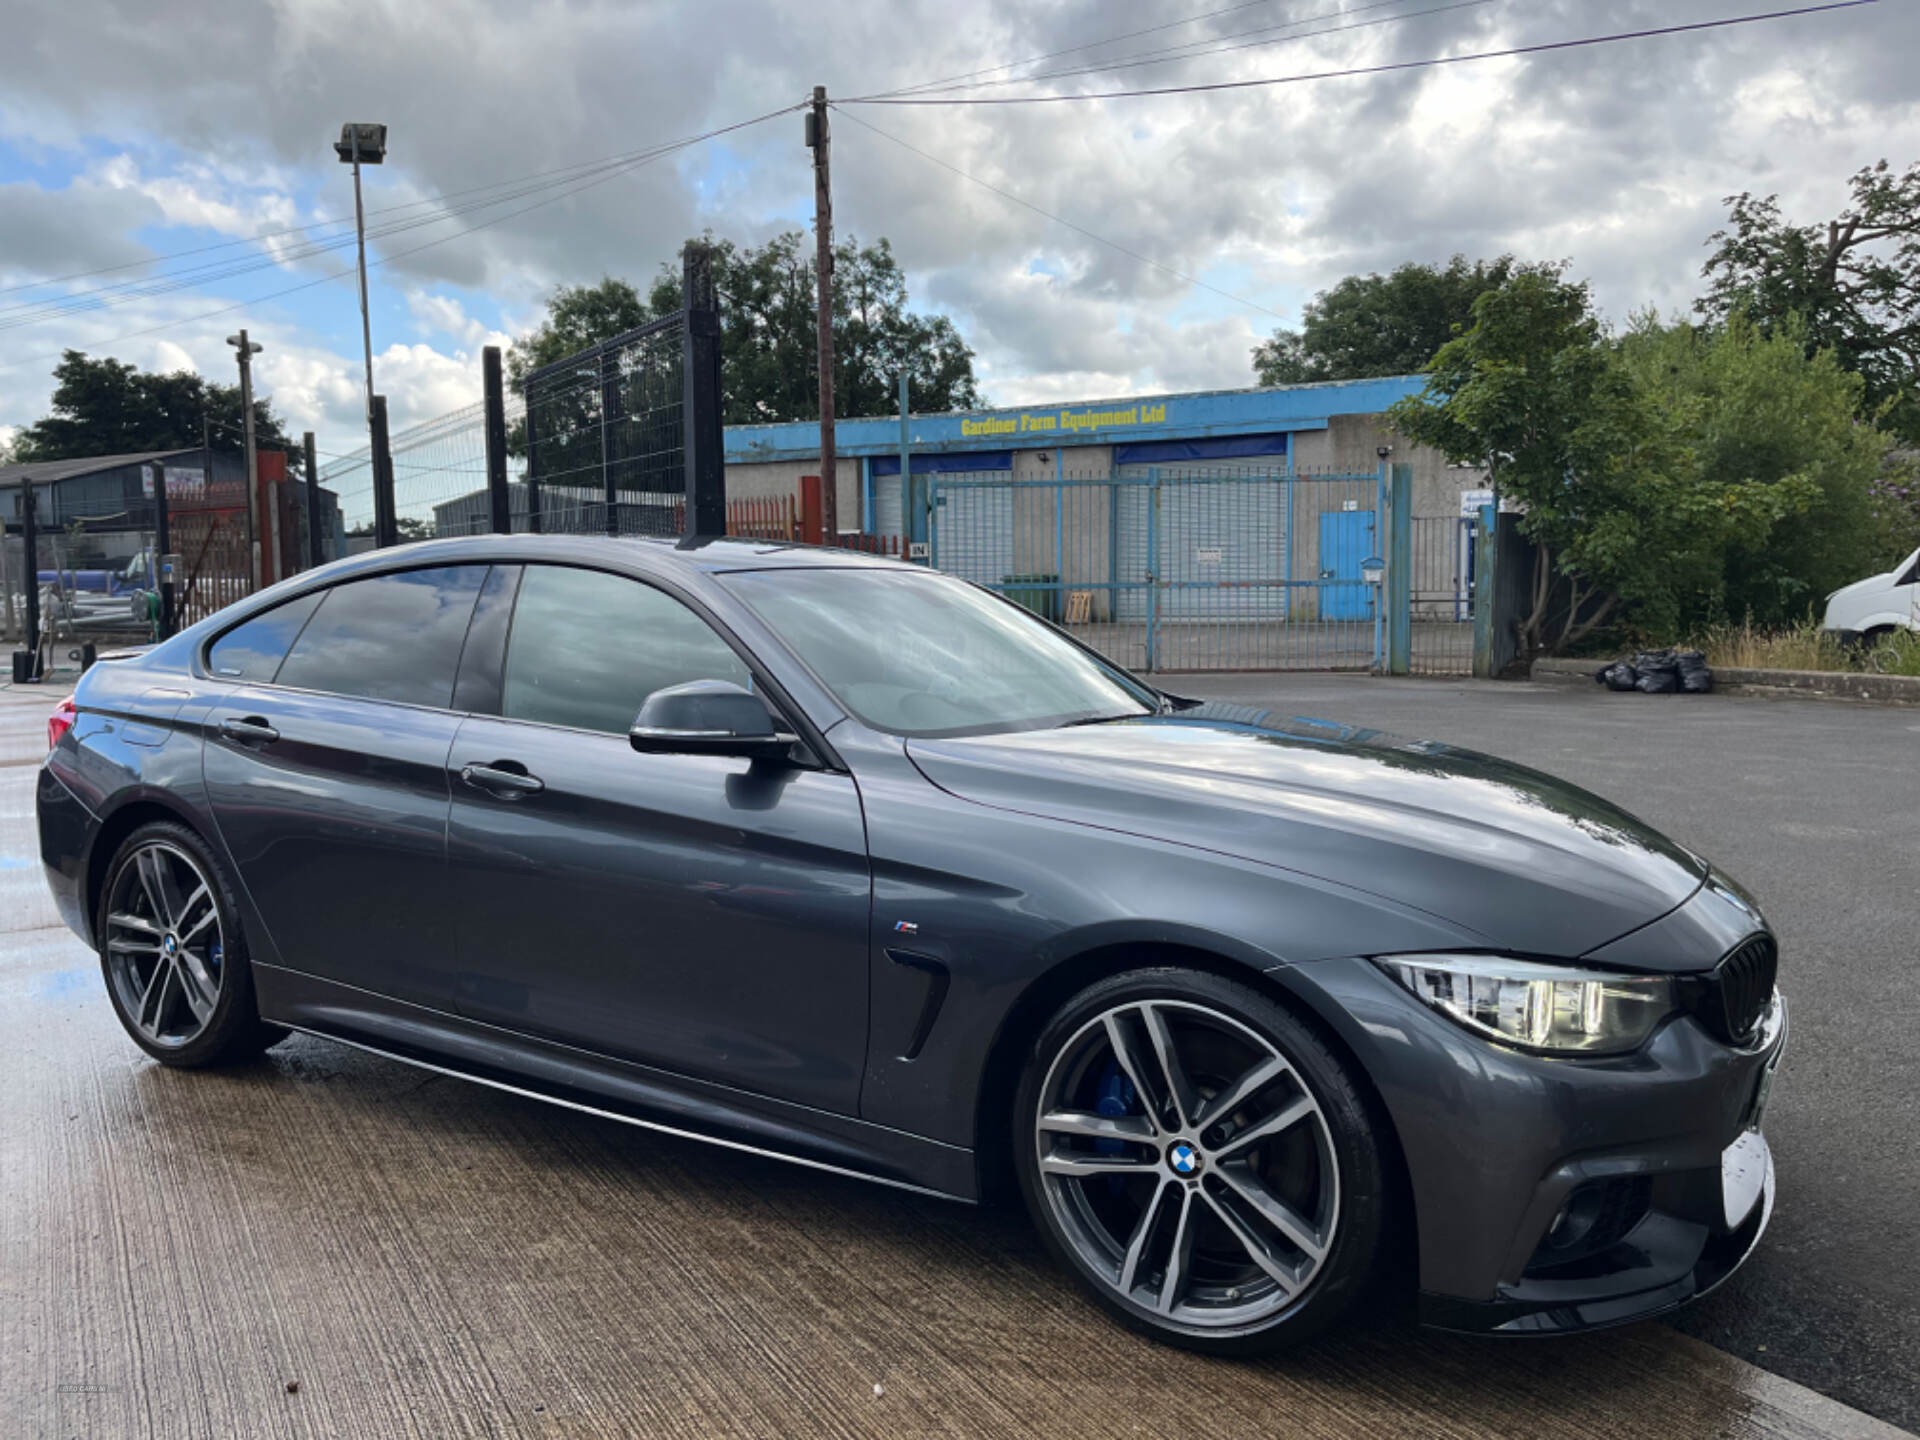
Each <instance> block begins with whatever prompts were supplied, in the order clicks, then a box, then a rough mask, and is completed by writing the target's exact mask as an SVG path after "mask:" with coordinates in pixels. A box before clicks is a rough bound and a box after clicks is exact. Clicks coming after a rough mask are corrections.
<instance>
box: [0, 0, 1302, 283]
mask: <svg viewBox="0 0 1920 1440" xmlns="http://www.w3.org/2000/svg"><path fill="white" fill-rule="evenodd" d="M1258 3H1265V0H1258ZM788 108H789V109H794V108H798V107H788ZM772 113H773V114H774V115H783V114H786V113H788V111H787V110H776V111H774V112H772ZM768 118H770V116H759V117H756V118H755V119H753V120H746V121H741V122H740V123H739V124H736V125H728V126H725V127H724V128H722V129H719V130H713V131H709V132H707V133H706V134H704V135H693V136H688V137H685V138H684V139H681V140H674V141H668V142H666V143H667V144H668V145H669V146H674V145H685V144H695V143H697V142H699V141H702V140H711V139H713V138H714V137H715V136H718V135H725V134H727V133H728V132H730V131H732V130H737V129H741V128H743V127H744V126H746V125H756V124H758V123H759V122H760V121H761V120H764V119H768ZM659 148H661V147H658V146H654V147H649V149H647V150H635V151H628V152H626V153H625V154H620V155H607V156H603V157H601V158H600V159H598V160H581V161H577V162H575V163H574V164H572V165H561V166H556V167H555V168H554V169H551V170H535V171H532V172H530V173H528V174H525V175H516V176H510V177H509V178H507V179H505V180H493V181H489V182H488V183H487V184H485V185H470V186H467V187H465V188H464V189H460V190H442V191H438V192H436V193H435V194H432V195H428V196H424V197H423V198H421V199H419V200H408V201H405V202H404V203H402V204H398V205H384V206H381V207H379V208H378V209H374V210H369V211H367V214H369V215H392V214H398V213H399V212H401V211H403V210H417V209H419V208H420V207H421V206H423V205H435V204H438V203H440V202H441V201H444V200H453V199H457V198H458V197H460V196H462V195H477V194H480V193H482V192H483V191H487V190H500V189H505V188H507V187H509V186H514V185H520V184H524V183H525V182H527V181H529V180H541V179H546V178H547V177H550V176H558V177H561V178H560V179H558V180H556V181H555V182H554V183H556V184H563V183H565V181H566V180H569V179H578V178H581V176H582V175H583V174H586V173H592V172H594V171H597V170H598V169H600V168H602V167H605V166H617V165H622V164H625V163H627V162H629V161H632V160H636V159H639V158H642V157H644V156H646V155H648V154H650V153H651V152H652V151H653V150H657V149H659ZM352 224H353V221H351V220H331V219H321V220H315V221H312V222H311V223H309V224H306V225H290V226H287V227H286V228H284V229H280V230H262V231H259V232H257V233H255V234H252V235H246V236H242V237H240V238H238V239H234V240H220V241H216V242H214V243H212V244H208V245H195V246H192V247H190V248H189V249H186V250H174V251H169V252H167V253H165V254H161V255H149V256H147V257H146V258H145V259H141V260H129V261H126V262H124V263H123V264H119V265H102V266H100V267H98V268H97V269H93V270H75V271H72V272H70V273H69V274H66V275H54V276H49V277H48V278H46V279H42V280H27V281H22V282H21V283H19V284H15V285H6V286H0V295H11V294H13V293H15V292H16V291H20V290H39V289H44V288H46V287H47V286H50V285H61V284H65V283H66V282H67V281H69V280H87V279H91V278H92V277H93V276H95V275H113V274H117V273H118V272H120V271H122V270H137V269H140V268H141V267H143V266H146V265H158V264H161V263H163V262H165V261H168V260H182V259H185V258H186V257H187V256H189V255H204V254H209V253H211V252H213V251H215V250H231V249H233V248H234V247H236V246H240V245H255V244H259V243H260V242H262V241H265V240H277V239H280V238H281V237H283V236H287V235H301V234H305V233H306V232H308V231H311V230H325V229H329V228H333V227H336V226H351V225H352Z"/></svg>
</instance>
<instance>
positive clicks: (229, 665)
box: [207, 590, 326, 680]
mask: <svg viewBox="0 0 1920 1440" xmlns="http://www.w3.org/2000/svg"><path fill="white" fill-rule="evenodd" d="M325 594H326V592H325V591H324V590H316V591H314V593H313V594H311V595H302V596H301V597H300V598H299V599H298V600H289V601H288V602H287V603H286V604H284V605H276V606H274V607H273V609H271V610H269V611H267V612H266V613H265V614H264V615H256V616H254V617H253V619H251V620H249V621H247V622H246V624H244V625H236V626H235V627H234V628H233V629H231V630H229V631H227V633H226V634H224V635H222V636H221V637H220V638H219V639H218V640H216V641H214V642H213V644H212V646H211V647H210V648H209V649H208V651H207V668H208V669H209V670H211V671H212V672H213V673H214V674H216V675H218V676H219V677H220V678H221V679H223V680H271V679H273V672H274V671H276V670H278V669H279V668H280V662H281V661H282V660H284V659H286V658H287V648H288V647H289V646H291V645H292V644H293V641H294V637H295V636H296V635H298V634H299V633H300V629H301V627H302V626H303V625H305V624H306V623H307V621H308V620H309V619H310V618H311V617H312V615H313V612H314V610H315V609H316V608H317V607H318V606H319V604H320V601H321V599H322V597H323V596H324V595H325Z"/></svg>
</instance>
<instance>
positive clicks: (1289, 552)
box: [1280, 435, 1298, 623]
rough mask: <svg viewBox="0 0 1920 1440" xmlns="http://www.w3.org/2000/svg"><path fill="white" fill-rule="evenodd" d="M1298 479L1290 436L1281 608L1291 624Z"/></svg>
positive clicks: (1282, 551)
mask: <svg viewBox="0 0 1920 1440" xmlns="http://www.w3.org/2000/svg"><path fill="white" fill-rule="evenodd" d="M1297 478H1298V477H1297V476H1296V475H1295V474H1294V469H1293V437H1292V436H1291V435H1289V436H1288V437H1287V538H1286V541H1285V543H1284V548H1283V549H1282V550H1281V562H1282V564H1283V565H1284V566H1285V568H1284V569H1283V570H1282V571H1281V578H1282V579H1284V580H1285V581H1286V587H1287V588H1286V589H1285V590H1284V591H1283V592H1281V593H1282V595H1283V596H1284V599H1283V600H1282V603H1281V606H1280V613H1281V615H1282V617H1283V618H1285V619H1286V620H1287V621H1288V622H1289V623H1291V622H1292V620H1293V487H1294V481H1295V479H1297Z"/></svg>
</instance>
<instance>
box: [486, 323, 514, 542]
mask: <svg viewBox="0 0 1920 1440" xmlns="http://www.w3.org/2000/svg"><path fill="white" fill-rule="evenodd" d="M480 389H481V391H482V397H483V399H484V400H485V402H486V409H487V430H486V444H487V510H488V518H489V520H490V521H491V522H492V527H493V533H494V534H496V535H511V534H512V533H513V504H512V501H511V498H510V497H509V495H508V492H507V397H506V391H505V387H504V386H503V385H502V384H501V381H500V347H499V346H498V345H489V346H487V347H486V348H484V349H483V350H481V352H480Z"/></svg>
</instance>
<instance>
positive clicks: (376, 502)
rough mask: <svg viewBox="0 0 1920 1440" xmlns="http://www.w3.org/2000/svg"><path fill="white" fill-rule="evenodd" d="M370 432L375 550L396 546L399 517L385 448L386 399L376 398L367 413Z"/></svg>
mask: <svg viewBox="0 0 1920 1440" xmlns="http://www.w3.org/2000/svg"><path fill="white" fill-rule="evenodd" d="M368 426H369V428H370V429H371V430H372V433H373V453H372V455H371V456H370V457H369V459H370V460H371V461H372V464H373V544H374V548H375V549H377V550H384V549H386V548H387V547H388V546H389V545H398V544H399V543H400V525H399V517H398V516H397V515H395V514H394V509H393V455H392V453H391V451H389V450H388V448H387V397H386V396H384V395H376V396H374V397H373V406H372V409H371V410H370V411H369V413H368Z"/></svg>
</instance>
